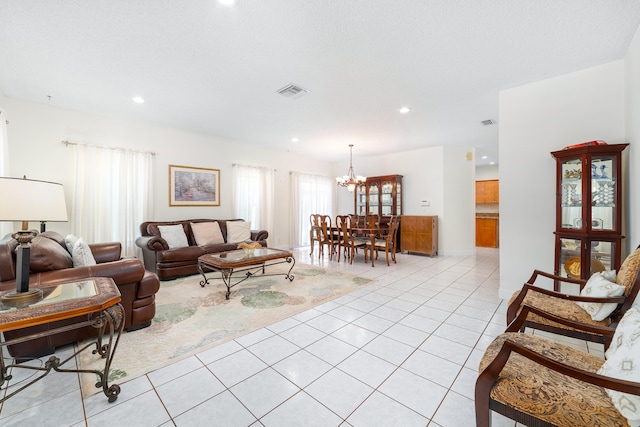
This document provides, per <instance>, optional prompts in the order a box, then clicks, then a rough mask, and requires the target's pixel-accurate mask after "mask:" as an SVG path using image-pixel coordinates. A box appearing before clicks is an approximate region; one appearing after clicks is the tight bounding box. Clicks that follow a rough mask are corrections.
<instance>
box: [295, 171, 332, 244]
mask: <svg viewBox="0 0 640 427" xmlns="http://www.w3.org/2000/svg"><path fill="white" fill-rule="evenodd" d="M334 198H335V180H334V179H333V178H327V177H326V176H317V175H306V174H302V173H298V172H291V199H292V200H291V209H292V210H291V223H292V228H291V247H294V248H295V247H299V246H307V245H309V243H310V242H309V229H310V225H309V217H310V216H311V214H324V215H329V216H331V217H332V218H333V216H334V215H333V206H334V205H335V203H334Z"/></svg>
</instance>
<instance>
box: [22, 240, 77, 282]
mask: <svg viewBox="0 0 640 427" xmlns="http://www.w3.org/2000/svg"><path fill="white" fill-rule="evenodd" d="M71 267H73V261H72V259H71V254H70V253H69V252H67V249H66V248H65V247H63V246H62V245H60V243H58V242H57V241H55V240H51V239H49V238H47V237H46V236H42V235H40V236H36V237H35V238H34V239H33V240H32V241H31V256H30V270H31V273H40V272H43V271H52V270H62V269H63V268H71Z"/></svg>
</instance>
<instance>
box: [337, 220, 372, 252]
mask: <svg viewBox="0 0 640 427" xmlns="http://www.w3.org/2000/svg"><path fill="white" fill-rule="evenodd" d="M336 226H337V228H338V243H337V244H336V246H337V247H338V262H340V254H341V252H342V249H344V258H345V259H346V258H347V257H348V258H349V264H353V258H354V257H355V254H356V249H357V248H362V247H364V245H365V244H366V242H367V241H368V240H369V239H368V238H364V237H356V236H355V235H354V233H353V231H352V229H353V228H355V227H352V223H351V217H350V216H349V215H338V216H337V217H336Z"/></svg>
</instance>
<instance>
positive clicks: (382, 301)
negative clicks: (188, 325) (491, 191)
mask: <svg viewBox="0 0 640 427" xmlns="http://www.w3.org/2000/svg"><path fill="white" fill-rule="evenodd" d="M295 256H296V261H297V263H299V264H314V265H321V266H323V267H326V268H331V269H337V270H344V271H348V272H350V273H354V274H358V275H362V276H366V277H369V278H372V279H375V280H374V281H373V282H372V283H371V284H369V285H367V286H365V287H362V288H361V289H359V290H357V291H354V292H352V293H350V294H347V295H344V296H342V297H339V298H337V299H334V300H332V301H329V302H327V303H324V304H322V305H320V306H317V307H315V308H313V309H310V310H307V311H305V312H302V313H300V314H297V315H295V316H292V317H289V318H287V319H284V320H282V321H279V322H277V323H274V324H272V325H269V326H267V327H265V328H262V329H259V330H257V331H255V332H252V333H249V334H246V335H244V336H241V337H239V338H237V339H235V340H233V341H229V342H227V343H225V344H222V345H219V346H217V347H213V348H211V349H208V350H205V351H203V352H201V353H199V354H197V355H195V356H192V357H190V358H187V359H185V360H182V361H180V362H176V363H174V364H173V365H170V366H167V367H165V368H162V369H159V370H157V371H153V372H150V373H148V374H147V375H145V376H142V377H139V378H137V379H134V380H131V381H128V382H126V383H123V384H121V387H122V392H121V393H120V396H119V397H118V400H117V401H116V402H114V403H111V404H110V403H108V402H107V400H106V398H105V397H104V395H103V394H96V395H94V396H91V397H89V398H87V399H84V400H83V399H82V397H81V393H80V381H79V378H78V376H77V375H75V374H60V373H52V374H50V375H49V376H47V377H45V378H44V379H43V380H42V381H40V382H38V383H36V384H35V385H33V386H32V387H30V388H29V389H27V390H25V391H23V392H21V393H19V394H17V395H16V396H14V397H12V398H10V399H9V400H7V401H6V402H5V403H4V404H3V405H2V407H1V408H0V425H3V426H14V425H15V426H18V425H19V426H32V425H33V426H36V425H37V426H85V425H86V426H92V427H93V426H103V425H104V426H112V425H127V426H179V427H182V426H203V425H215V426H256V427H257V426H265V427H271V426H277V427H283V426H285V427H286V426H323V427H324V426H345V427H347V426H353V427H357V426H367V427H368V426H403V427H409V426H430V427H437V426H441V427H465V426H474V425H475V418H474V405H473V392H474V384H475V379H476V376H477V366H478V363H479V361H480V358H481V357H482V354H483V353H484V350H485V349H486V347H487V346H488V345H489V343H490V342H491V340H492V339H493V338H494V337H495V336H497V335H498V334H500V333H501V332H502V331H503V330H504V328H505V320H504V318H505V303H504V301H502V300H500V299H499V298H498V287H499V283H500V280H499V265H498V261H499V257H498V250H495V249H483V248H478V249H477V252H476V254H474V255H471V256H437V257H434V258H429V257H426V256H419V255H406V254H399V255H398V257H397V258H398V263H397V264H396V265H392V266H391V267H387V266H386V265H385V263H384V261H383V260H382V259H380V261H379V262H378V263H377V265H376V267H375V268H372V267H371V266H370V265H368V264H364V259H363V257H362V255H358V256H357V257H356V259H355V261H354V263H353V264H352V265H349V264H348V263H347V262H340V263H338V262H336V260H335V258H334V260H333V261H329V259H328V258H326V257H323V258H322V259H318V258H317V255H316V254H314V256H313V257H310V256H309V254H308V248H302V249H301V250H297V251H296V253H295ZM527 274H528V273H527V272H523V282H524V280H526V277H525V276H527ZM527 277H528V276H527ZM573 344H574V345H575V346H577V347H579V348H582V347H586V345H585V344H584V343H582V342H580V341H574V342H573ZM583 349H584V350H587V349H586V348H583ZM596 351H598V349H596ZM65 354H66V355H68V354H72V349H66V350H64V349H63V350H62V351H58V355H61V356H64V355H65ZM44 360H46V358H43V361H44ZM36 363H42V362H39V361H36ZM26 375H29V373H28V371H26V372H25V370H24V369H15V372H14V379H12V380H11V382H10V384H9V385H10V386H11V385H12V384H16V383H18V382H20V381H22V380H24V378H25V376H26ZM9 391H11V387H9ZM5 392H6V391H5V390H2V393H5ZM493 425H494V426H495V427H502V426H509V427H514V425H515V423H514V422H513V421H511V420H508V419H506V418H504V417H502V416H500V415H498V414H494V415H493Z"/></svg>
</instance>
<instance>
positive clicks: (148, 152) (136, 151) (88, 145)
mask: <svg viewBox="0 0 640 427" xmlns="http://www.w3.org/2000/svg"><path fill="white" fill-rule="evenodd" d="M60 142H61V143H62V144H64V145H67V146H69V145H83V146H85V147H95V148H106V149H108V150H124V151H131V152H133V153H142V154H151V155H152V156H155V155H156V153H154V152H153V151H141V150H130V149H129V148H121V147H106V146H102V145H91V144H81V143H79V142H71V141H60Z"/></svg>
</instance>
